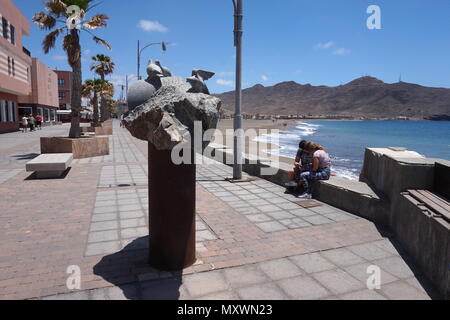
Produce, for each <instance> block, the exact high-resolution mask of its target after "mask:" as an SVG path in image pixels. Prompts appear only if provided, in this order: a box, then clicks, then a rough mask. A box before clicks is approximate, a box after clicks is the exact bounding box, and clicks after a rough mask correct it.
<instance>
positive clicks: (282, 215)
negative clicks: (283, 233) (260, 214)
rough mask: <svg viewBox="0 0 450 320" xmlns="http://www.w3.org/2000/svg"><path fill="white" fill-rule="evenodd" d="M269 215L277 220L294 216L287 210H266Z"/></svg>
mask: <svg viewBox="0 0 450 320" xmlns="http://www.w3.org/2000/svg"><path fill="white" fill-rule="evenodd" d="M266 214H267V215H268V216H271V217H272V218H273V219H275V220H284V219H291V218H294V216H293V215H292V214H290V213H289V212H287V211H275V212H266Z"/></svg>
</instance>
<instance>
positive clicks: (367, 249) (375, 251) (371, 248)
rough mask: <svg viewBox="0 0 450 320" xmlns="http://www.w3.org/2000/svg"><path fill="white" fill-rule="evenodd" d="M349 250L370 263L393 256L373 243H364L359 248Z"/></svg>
mask: <svg viewBox="0 0 450 320" xmlns="http://www.w3.org/2000/svg"><path fill="white" fill-rule="evenodd" d="M347 249H349V250H350V251H352V252H353V253H355V254H357V255H358V256H360V257H362V258H364V259H366V260H369V261H371V260H377V259H382V258H387V257H389V256H392V254H390V253H389V252H387V251H385V250H383V249H381V248H380V247H378V246H376V245H374V244H373V243H364V244H360V245H357V246H351V247H347Z"/></svg>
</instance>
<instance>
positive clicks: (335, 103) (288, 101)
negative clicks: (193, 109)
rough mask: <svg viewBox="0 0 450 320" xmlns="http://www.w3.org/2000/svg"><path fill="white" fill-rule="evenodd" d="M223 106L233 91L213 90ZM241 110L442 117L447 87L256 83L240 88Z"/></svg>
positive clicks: (449, 98) (447, 108) (365, 81)
mask: <svg viewBox="0 0 450 320" xmlns="http://www.w3.org/2000/svg"><path fill="white" fill-rule="evenodd" d="M216 96H217V97H219V98H220V99H222V106H223V108H225V109H226V110H229V111H232V110H234V91H231V92H225V93H222V94H217V95H216ZM242 96H243V99H242V101H243V102H242V103H243V104H242V110H243V113H250V114H257V113H260V114H273V115H289V114H313V115H318V114H324V115H326V114H333V115H354V116H365V117H377V118H383V117H397V116H405V117H410V118H417V119H423V118H426V119H428V118H430V119H431V118H433V117H434V119H445V118H448V116H450V89H447V88H430V87H423V86H420V85H417V84H412V83H406V82H398V83H393V84H388V83H384V82H383V81H381V80H379V79H377V78H373V77H362V78H358V79H355V80H353V81H351V82H349V83H347V84H345V85H340V86H337V87H327V86H312V85H310V84H305V85H302V84H298V83H296V82H294V81H289V82H282V83H279V84H276V85H274V86H271V87H264V86H263V85H261V84H257V85H255V86H253V87H251V88H248V89H245V90H243V93H242Z"/></svg>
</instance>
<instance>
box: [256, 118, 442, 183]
mask: <svg viewBox="0 0 450 320" xmlns="http://www.w3.org/2000/svg"><path fill="white" fill-rule="evenodd" d="M303 139H304V140H307V141H313V142H316V143H318V144H320V145H322V146H324V147H325V148H326V150H327V151H328V152H329V154H330V156H331V160H332V172H334V173H335V174H336V175H337V176H340V177H343V178H347V179H351V180H358V178H359V173H360V172H361V169H362V165H363V159H364V151H365V148H366V147H374V148H383V147H405V148H407V149H408V150H410V151H416V152H417V153H419V154H421V155H423V156H426V157H429V158H441V159H446V160H450V122H448V121H443V122H434V121H298V122H297V123H296V124H295V125H294V126H291V127H287V128H286V129H285V130H280V133H279V134H277V135H275V134H273V133H271V134H267V135H264V136H260V137H258V138H257V140H258V141H261V142H268V143H274V144H277V145H278V146H279V149H271V150H267V152H270V153H272V154H278V155H279V156H283V157H290V158H292V159H294V158H295V154H296V152H297V149H298V143H299V142H300V141H301V140H303ZM277 140H278V141H277Z"/></svg>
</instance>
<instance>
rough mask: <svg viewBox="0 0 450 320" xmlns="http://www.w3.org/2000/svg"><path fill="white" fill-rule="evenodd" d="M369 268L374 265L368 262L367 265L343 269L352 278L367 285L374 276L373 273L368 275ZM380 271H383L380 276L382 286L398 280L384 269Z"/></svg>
mask: <svg viewBox="0 0 450 320" xmlns="http://www.w3.org/2000/svg"><path fill="white" fill-rule="evenodd" d="M369 266H373V264H371V263H370V262H367V263H362V264H356V265H352V266H349V267H343V269H344V270H345V272H347V273H348V274H350V275H351V276H352V277H354V278H356V279H358V280H359V281H361V282H363V283H367V279H369V277H370V276H371V275H372V273H367V270H368V268H369ZM380 271H381V274H380V277H381V279H380V280H381V285H384V284H386V283H390V282H393V281H396V280H398V279H397V278H396V277H394V276H393V275H391V274H389V273H388V272H386V271H384V270H383V269H380Z"/></svg>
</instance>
